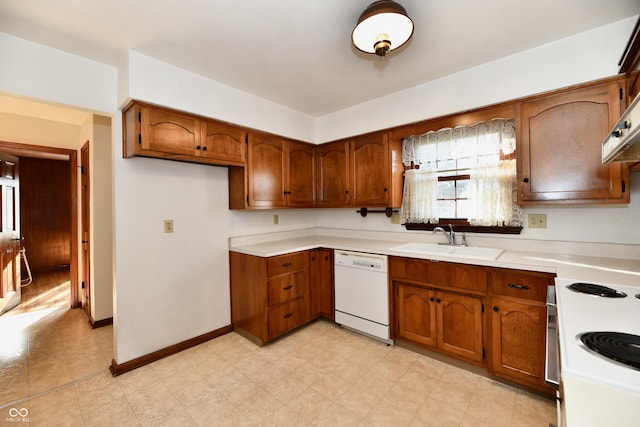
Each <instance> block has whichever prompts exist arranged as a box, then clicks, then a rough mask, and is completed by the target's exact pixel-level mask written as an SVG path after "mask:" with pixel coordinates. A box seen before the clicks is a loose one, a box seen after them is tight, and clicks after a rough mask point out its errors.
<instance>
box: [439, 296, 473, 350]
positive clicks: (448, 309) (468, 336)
mask: <svg viewBox="0 0 640 427" xmlns="http://www.w3.org/2000/svg"><path fill="white" fill-rule="evenodd" d="M436 303H437V305H436V306H437V314H438V315H437V319H438V348H440V349H441V350H444V351H446V352H448V353H451V354H455V355H457V356H461V357H464V358H466V359H469V360H472V361H475V362H482V301H481V300H480V298H476V297H472V296H467V295H458V294H452V293H448V292H437V293H436Z"/></svg>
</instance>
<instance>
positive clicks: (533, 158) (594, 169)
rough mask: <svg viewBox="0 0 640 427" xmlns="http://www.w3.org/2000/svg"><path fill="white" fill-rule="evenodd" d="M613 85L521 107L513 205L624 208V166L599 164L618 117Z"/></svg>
mask: <svg viewBox="0 0 640 427" xmlns="http://www.w3.org/2000/svg"><path fill="white" fill-rule="evenodd" d="M619 90H620V86H619V84H618V83H610V84H608V85H602V86H596V87H590V88H585V89H577V90H572V91H570V92H566V93H562V94H558V95H553V96H548V97H546V98H541V99H537V100H534V101H531V102H525V103H523V104H522V109H521V115H520V116H521V126H520V127H521V137H520V143H521V144H520V147H519V148H518V155H519V159H518V166H519V168H520V169H519V176H518V190H519V191H518V202H519V203H521V204H527V203H530V204H539V203H540V202H542V203H589V202H590V203H628V202H629V192H628V191H625V189H624V187H625V184H623V181H626V182H627V183H628V181H629V175H628V169H626V166H623V165H621V164H619V163H612V164H606V165H603V164H602V141H603V140H604V138H605V137H606V136H607V135H608V133H609V131H610V130H611V128H612V127H613V126H614V125H615V123H616V120H617V118H618V117H620V113H621V111H620V92H619Z"/></svg>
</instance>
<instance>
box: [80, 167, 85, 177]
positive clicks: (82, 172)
mask: <svg viewBox="0 0 640 427" xmlns="http://www.w3.org/2000/svg"><path fill="white" fill-rule="evenodd" d="M80 173H81V174H82V175H84V166H80Z"/></svg>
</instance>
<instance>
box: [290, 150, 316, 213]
mask: <svg viewBox="0 0 640 427" xmlns="http://www.w3.org/2000/svg"><path fill="white" fill-rule="evenodd" d="M315 153H316V146H315V145H313V144H307V143H305V142H298V141H288V157H289V171H288V172H289V173H288V175H289V176H288V178H289V181H288V189H287V190H286V191H287V206H292V207H313V206H315V203H316V161H315V159H316V154H315Z"/></svg>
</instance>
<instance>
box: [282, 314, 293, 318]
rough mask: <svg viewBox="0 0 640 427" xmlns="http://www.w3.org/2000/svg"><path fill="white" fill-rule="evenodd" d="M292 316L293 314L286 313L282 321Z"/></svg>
mask: <svg viewBox="0 0 640 427" xmlns="http://www.w3.org/2000/svg"><path fill="white" fill-rule="evenodd" d="M291 316H293V313H287V314H285V315H284V316H282V317H283V319H288V318H289V317H291Z"/></svg>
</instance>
